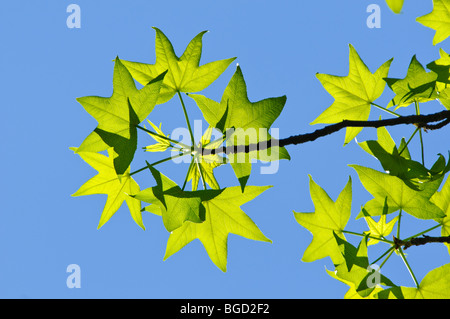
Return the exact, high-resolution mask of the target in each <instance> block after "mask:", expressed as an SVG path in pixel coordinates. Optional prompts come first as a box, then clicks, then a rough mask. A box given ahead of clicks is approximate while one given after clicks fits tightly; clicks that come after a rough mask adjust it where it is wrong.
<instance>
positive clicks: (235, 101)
mask: <svg viewBox="0 0 450 319" xmlns="http://www.w3.org/2000/svg"><path fill="white" fill-rule="evenodd" d="M189 96H190V97H191V98H193V99H194V100H195V102H196V103H197V105H198V107H199V108H200V110H201V111H202V113H203V116H204V118H205V120H206V121H207V122H208V123H209V125H210V126H212V127H215V128H217V129H219V130H220V131H221V132H222V133H223V134H225V133H228V134H229V135H228V136H227V140H226V143H227V146H236V145H241V146H242V145H249V144H256V143H258V142H266V141H269V140H270V139H271V136H270V134H269V128H270V127H271V126H272V124H273V122H274V121H275V120H276V119H277V117H278V116H279V115H280V113H281V111H282V110H283V107H284V105H285V103H286V96H282V97H275V98H267V99H264V100H261V101H258V102H250V100H249V99H248V95H247V86H246V84H245V80H244V76H243V74H242V70H241V68H240V67H239V66H237V68H236V72H235V73H234V75H233V77H232V78H231V80H230V82H229V83H228V86H227V87H226V89H225V92H224V93H223V95H222V99H221V101H220V103H217V102H216V101H214V100H211V99H209V98H207V97H205V96H202V95H196V94H189ZM229 129H230V130H229ZM231 129H234V130H231ZM231 133H232V134H231ZM229 159H230V163H231V166H232V167H233V170H234V172H235V174H236V177H237V178H238V179H239V182H240V185H241V187H242V189H244V187H245V185H246V183H247V180H248V178H249V176H250V172H251V163H252V160H254V159H259V160H262V161H274V160H280V159H290V156H289V154H288V152H287V150H286V149H285V148H284V147H281V148H280V147H277V146H275V147H271V148H269V149H267V150H265V151H251V152H249V153H243V152H240V153H237V154H234V153H233V154H230V155H229Z"/></svg>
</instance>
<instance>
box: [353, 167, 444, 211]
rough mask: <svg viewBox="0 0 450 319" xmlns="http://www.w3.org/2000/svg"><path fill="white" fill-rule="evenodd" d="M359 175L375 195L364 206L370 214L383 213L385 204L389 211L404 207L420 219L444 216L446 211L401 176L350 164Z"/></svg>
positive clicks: (368, 189) (403, 208)
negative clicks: (407, 183)
mask: <svg viewBox="0 0 450 319" xmlns="http://www.w3.org/2000/svg"><path fill="white" fill-rule="evenodd" d="M350 167H353V168H354V169H355V171H356V172H357V173H358V175H359V179H360V181H361V183H362V184H363V186H364V187H365V189H366V190H367V191H368V192H369V193H371V194H372V195H373V196H374V199H372V200H370V201H369V202H367V203H366V205H365V206H364V207H365V209H366V210H367V211H369V212H370V215H372V216H374V215H381V214H382V212H383V208H384V206H385V205H387V206H388V213H392V212H395V211H397V210H399V209H402V210H403V211H404V212H406V213H408V214H410V215H412V216H414V217H416V218H419V219H436V218H443V217H444V216H445V214H444V212H443V211H442V210H441V209H440V208H439V207H437V206H436V205H434V204H433V203H431V202H430V200H429V197H428V198H427V197H426V196H424V195H423V194H422V193H421V192H420V191H415V190H413V189H411V188H410V187H409V186H407V185H406V184H405V182H404V181H402V180H401V179H400V178H398V177H396V176H391V175H389V174H385V173H381V172H378V171H376V170H373V169H371V168H368V167H362V166H359V165H350Z"/></svg>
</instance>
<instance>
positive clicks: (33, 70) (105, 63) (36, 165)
mask: <svg viewBox="0 0 450 319" xmlns="http://www.w3.org/2000/svg"><path fill="white" fill-rule="evenodd" d="M71 3H76V4H78V5H79V6H80V8H81V28H80V29H69V28H68V27H67V26H66V19H67V16H68V15H69V13H67V12H66V8H67V6H68V5H69V4H71ZM372 3H375V4H379V5H380V8H381V28H379V29H370V28H368V27H367V25H366V19H367V17H368V15H369V13H367V12H366V8H367V6H368V5H369V4H372ZM431 10H432V1H431V0H429V1H406V3H405V7H404V9H403V13H402V14H400V15H394V14H393V13H392V12H391V11H389V9H388V8H387V6H386V4H385V2H384V1H382V0H378V1H377V0H370V1H365V0H364V1H362V0H358V1H331V0H327V1H293V0H291V1H283V0H282V1H265V0H261V1H256V0H252V1H250V0H244V1H242V0H239V1H237V0H230V1H227V2H223V1H206V0H202V1H200V0H193V1H152V0H151V1H144V0H133V1H115V0H109V1H82V0H78V1H76V2H70V1H60V0H58V1H56V0H48V1H23V0H20V1H3V2H2V10H1V11H0V30H1V31H0V39H1V44H0V45H1V50H0V74H1V77H0V81H1V92H2V103H1V104H2V106H1V108H0V112H1V116H0V125H1V127H2V131H3V134H2V138H1V139H0V145H1V148H2V154H3V156H1V157H0V163H1V164H2V167H3V173H2V183H1V184H0V190H1V192H0V199H1V201H0V297H1V298H341V297H342V296H343V295H344V293H345V292H346V291H347V286H346V285H344V284H342V283H340V282H338V281H336V280H334V279H332V278H331V277H329V276H328V275H327V273H326V272H325V267H327V268H328V269H331V267H332V265H331V263H330V261H329V260H328V259H323V260H319V261H316V262H313V263H304V262H302V261H301V260H300V259H301V256H302V254H303V252H304V250H305V249H306V247H307V246H308V244H309V243H310V241H311V239H312V236H311V234H310V233H309V232H308V231H307V230H306V229H304V228H302V227H301V226H300V225H298V224H297V223H296V222H295V220H294V218H293V214H292V211H293V210H295V211H303V212H310V211H313V210H314V206H313V203H312V202H311V199H310V196H309V187H308V182H309V178H308V174H309V175H311V176H312V177H313V179H314V180H315V181H316V182H317V183H318V184H319V185H320V186H322V187H323V188H324V189H325V190H326V191H327V192H328V194H329V195H330V196H331V197H332V198H333V199H336V197H337V195H338V194H339V192H340V191H341V190H342V188H343V187H344V185H345V183H346V182H347V180H348V176H349V175H350V176H352V179H353V181H354V183H353V184H354V187H353V194H354V202H353V216H356V215H357V213H358V211H359V207H360V206H361V205H362V204H364V203H365V201H367V200H368V199H370V198H371V196H370V194H368V193H367V192H366V191H365V190H364V189H363V188H362V186H361V184H360V183H359V181H358V178H357V175H356V174H355V172H354V170H352V169H351V168H350V167H348V166H347V165H348V164H360V165H367V166H370V167H373V168H377V169H378V168H379V167H378V165H377V164H378V163H377V162H376V161H375V160H374V159H372V158H369V157H368V156H367V155H366V154H365V153H364V152H363V151H362V150H361V149H360V148H359V146H357V145H356V143H354V142H352V143H351V144H349V145H347V146H346V147H343V141H344V131H342V132H339V133H337V134H334V135H332V136H328V137H325V138H323V139H320V140H318V141H316V142H314V143H309V144H304V145H300V146H290V147H288V151H289V152H290V155H291V157H292V159H291V161H282V163H281V165H280V169H279V171H278V173H277V174H274V175H260V174H258V173H257V172H258V170H257V169H254V172H255V173H254V174H252V176H251V178H250V180H249V184H251V185H273V186H274V187H273V188H271V189H270V190H268V191H267V192H265V193H264V194H262V195H261V196H259V197H258V198H256V199H255V200H253V201H252V202H250V203H248V204H245V205H244V206H243V207H242V208H243V209H244V210H245V212H246V213H247V214H248V215H249V216H250V217H251V218H252V219H253V220H254V221H255V223H257V225H258V226H259V228H260V229H261V230H262V231H263V233H264V234H265V235H266V236H267V237H269V238H270V239H272V240H273V243H272V244H268V243H263V242H257V241H251V240H247V239H244V238H241V237H238V236H235V235H230V236H229V242H228V272H227V273H222V272H221V271H220V270H219V269H218V268H217V267H216V266H214V264H213V263H212V262H211V261H210V260H209V258H208V256H207V254H206V252H205V250H204V248H203V246H202V245H201V244H200V242H199V241H195V242H193V243H191V244H190V245H188V246H186V247H185V248H183V249H182V250H181V251H180V252H178V253H177V254H175V255H174V256H172V257H170V258H169V259H167V260H166V261H163V256H164V252H165V245H166V241H167V238H168V235H169V234H168V233H167V231H166V230H165V229H164V227H163V225H162V222H161V220H160V218H159V217H157V216H152V215H150V214H145V215H144V223H145V225H146V226H147V230H146V231H142V230H141V229H140V228H139V227H137V225H136V224H135V223H134V222H133V220H132V219H131V218H130V214H129V212H128V209H127V207H126V206H125V205H124V206H123V207H122V208H121V209H120V210H119V211H118V212H117V213H116V214H115V215H114V216H113V218H112V219H111V220H110V221H109V222H108V223H107V224H106V225H105V226H104V227H102V228H101V229H100V230H97V224H98V220H99V218H100V214H101V211H102V209H103V205H104V203H105V200H106V196H103V195H96V196H85V197H77V198H74V197H71V196H70V195H71V194H73V193H74V192H75V191H76V190H77V189H78V188H79V187H80V186H81V185H82V184H83V183H84V182H85V181H87V180H88V179H89V178H90V177H92V176H94V175H95V174H96V172H95V171H93V170H92V169H91V168H90V167H89V166H88V165H86V164H85V163H84V162H83V161H82V160H81V159H80V158H79V157H78V156H76V155H74V154H73V152H71V151H70V150H69V147H70V146H79V144H80V143H81V142H82V141H83V139H84V138H85V137H86V136H87V134H89V133H90V132H91V131H92V130H93V129H94V128H95V126H96V121H95V119H93V118H92V117H91V116H90V115H89V114H88V113H86V112H85V111H84V109H83V108H82V106H81V105H80V104H79V103H78V102H77V101H76V100H75V99H76V98H77V97H81V96H86V95H99V96H110V95H111V93H112V71H113V62H112V60H113V59H114V58H115V57H116V56H119V58H123V59H126V60H134V61H140V62H145V63H154V59H155V51H154V30H153V29H151V27H152V26H156V27H158V28H160V29H161V30H162V31H163V32H164V33H165V34H166V35H167V36H168V37H169V39H170V40H171V41H172V43H173V45H174V47H175V50H176V52H177V53H178V54H179V55H180V54H181V53H182V52H183V50H184V49H185V47H186V45H187V43H188V42H189V41H190V40H191V39H192V38H193V37H194V36H195V35H196V34H198V33H199V32H201V31H203V30H209V31H210V32H209V33H207V34H206V35H205V36H204V45H203V55H202V63H207V62H210V61H215V60H218V59H224V58H229V57H237V59H236V61H235V63H239V65H240V66H241V68H242V71H243V73H244V77H245V79H246V82H247V86H248V93H249V98H250V100H251V101H257V100H260V99H263V98H267V97H272V96H281V95H287V103H286V106H285V108H284V111H283V112H282V113H281V115H280V117H279V118H278V119H277V121H276V122H275V123H274V125H273V127H277V128H280V136H281V137H288V136H290V135H293V134H298V133H304V132H310V131H313V130H315V129H316V128H318V127H319V126H317V127H315V126H310V125H309V123H310V122H312V121H313V120H314V119H315V118H316V117H317V116H318V115H319V114H320V113H321V112H322V111H323V110H325V109H326V108H327V107H328V106H329V105H331V103H332V102H333V98H332V97H331V96H330V95H329V94H328V93H327V92H326V91H325V90H324V89H323V87H322V86H321V84H320V82H319V81H318V80H317V79H316V77H315V74H316V73H317V72H320V73H328V74H335V75H347V73H348V51H349V49H348V44H350V43H351V44H353V46H354V47H355V48H356V50H357V51H358V53H359V54H360V56H361V57H362V59H363V60H364V62H365V63H366V64H367V65H368V66H369V68H370V69H371V71H375V70H376V69H377V68H378V67H379V66H380V65H381V64H382V63H384V62H385V61H387V60H388V59H390V58H392V57H394V62H393V64H392V67H391V70H390V76H391V77H397V78H403V77H404V76H405V75H406V70H407V67H408V64H409V62H410V60H411V57H412V56H413V55H414V54H416V55H417V58H418V59H419V61H421V62H422V64H424V65H425V64H427V63H429V62H431V61H433V60H435V59H437V58H438V57H439V48H443V49H445V50H446V51H447V52H448V51H449V49H450V48H449V45H450V42H449V40H446V41H444V42H442V43H440V44H439V45H437V46H432V38H433V35H434V31H433V30H431V29H428V28H426V27H424V26H422V25H420V24H418V23H417V22H415V18H416V17H418V16H421V15H424V14H426V13H428V12H430V11H431ZM235 63H233V64H232V65H231V66H230V67H229V68H228V69H227V70H226V71H225V72H224V73H223V75H222V76H221V77H220V78H219V79H218V80H217V81H216V82H215V83H214V84H213V85H212V86H210V87H208V88H207V89H206V90H205V91H204V92H202V94H204V95H207V96H209V97H211V98H213V99H216V100H218V99H220V97H221V95H222V92H223V89H224V88H225V86H226V84H227V83H228V81H229V79H230V78H231V76H232V74H233V72H234V70H235ZM388 90H389V89H388V88H387V89H386V91H385V94H384V95H383V97H382V98H381V99H380V101H379V103H380V104H383V103H384V104H385V105H386V104H387V102H388V100H389V98H390V97H392V95H390V92H389V91H388ZM176 102H177V101H175V100H172V101H171V102H169V103H167V104H166V105H164V107H160V108H157V109H155V111H154V112H153V113H152V114H151V120H152V121H153V122H155V123H159V122H160V121H164V124H163V125H164V127H167V128H168V129H169V130H170V129H172V128H176V127H180V126H184V125H185V124H184V118H183V117H182V113H181V112H180V109H179V107H180V106H179V105H178V104H177V103H176ZM187 104H188V105H187V107H188V112H189V115H190V117H191V119H192V120H193V119H200V118H201V113H200V111H199V110H198V109H197V108H196V106H195V104H194V103H193V101H189V100H188V101H187ZM425 108H426V109H425ZM437 110H440V106H439V105H438V104H437V103H436V104H433V103H428V104H427V106H426V107H424V109H423V113H432V112H435V111H437ZM401 112H404V114H407V112H408V110H401ZM409 112H411V110H409ZM380 115H383V117H386V114H385V113H384V114H383V113H381V112H380V111H378V110H374V111H373V112H372V114H371V118H372V119H376V118H378V116H380ZM205 128H206V126H205ZM412 131H413V129H412V128H410V127H405V126H402V127H398V128H395V129H392V135H393V136H394V137H395V139H396V140H397V141H398V140H399V139H400V138H401V137H403V136H406V137H408V136H409V134H411V133H412ZM448 133H450V131H449V128H445V129H443V130H441V131H440V132H437V133H429V134H426V135H425V145H426V154H427V158H426V161H427V163H428V164H431V163H432V162H434V161H435V160H436V159H437V157H436V154H438V153H442V154H444V155H447V154H448V153H447V151H448V146H447V145H445V143H443V140H442V139H443V137H445V136H447V135H446V134H448ZM374 134H375V131H374V130H366V131H364V132H363V134H361V135H360V136H359V137H358V139H359V140H364V139H373V138H374V137H375V135H374ZM140 136H142V137H141V139H140V143H139V145H140V146H145V145H147V144H146V142H149V143H148V144H150V143H151V141H150V140H147V141H146V140H145V138H147V137H146V136H145V135H140ZM412 153H413V156H414V155H415V156H416V158H419V157H418V156H419V148H418V143H415V144H413V146H412ZM146 156H149V155H148V154H138V155H137V157H136V160H135V162H133V164H132V169H133V168H134V169H137V168H140V167H142V166H143V165H142V163H144V159H148V157H146ZM446 157H447V156H446ZM169 164H171V163H167V165H162V166H161V167H160V168H161V170H162V171H163V172H166V174H167V175H168V176H170V177H171V178H172V179H174V180H176V181H178V182H182V180H183V178H184V174H185V173H184V172H185V170H186V169H187V167H186V166H182V165H174V164H172V165H169ZM257 167H258V166H257ZM217 176H218V178H219V180H220V181H221V184H223V185H226V186H235V185H237V182H236V179H235V178H234V177H233V173H232V171H231V169H230V167H226V168H225V167H224V168H223V169H222V168H220V169H218V170H217ZM149 179H150V175H149V174H148V175H145V174H142V175H139V177H138V178H137V180H138V182H142V183H143V184H145V183H151V180H150V181H149ZM222 181H223V182H222ZM147 185H148V184H147ZM148 186H152V185H148ZM353 220H354V218H352V221H351V223H350V227H353V228H352V229H354V230H356V231H361V230H363V227H364V226H365V225H364V223H363V222H357V223H356V222H354V221H353ZM407 221H408V220H407V219H405V225H406V223H407ZM411 222H412V223H414V220H412V219H411ZM416 225H417V221H416ZM427 225H428V224H427V223H426V222H425V223H423V224H421V225H419V226H420V227H419V226H411V228H405V234H406V233H409V232H411V233H410V234H414V233H415V232H417V230H418V229H424V228H426V227H427ZM430 225H431V224H430ZM405 227H406V226H405ZM416 227H417V228H416ZM352 239H353V238H352ZM357 240H359V239H358V238H357ZM356 244H357V242H356ZM376 254H377V253H375V255H376ZM408 256H409V259H408V260H409V261H410V263H411V265H412V267H413V269H414V272H415V273H416V275H417V277H418V278H420V279H421V278H423V276H424V275H425V274H426V273H427V272H428V271H429V270H431V269H432V268H434V267H436V266H439V265H442V264H443V263H448V262H449V256H448V254H447V252H446V248H445V247H444V246H441V245H428V246H427V247H426V249H425V248H422V247H418V248H415V249H414V250H412V249H411V252H410V253H409V255H408ZM430 260H431V261H430ZM70 264H77V265H79V266H80V268H81V285H82V286H81V288H79V289H75V288H74V289H69V288H67V286H66V279H67V276H68V275H69V274H68V273H67V272H66V268H67V266H68V265H70ZM383 274H385V275H386V276H388V277H389V278H395V281H396V282H398V283H399V284H402V285H407V286H412V285H413V282H412V280H411V278H410V277H409V274H408V273H407V271H406V269H405V267H404V265H403V263H402V261H401V260H400V258H397V257H395V256H394V258H392V259H391V261H390V265H387V266H386V270H384V268H383ZM420 279H419V280H420Z"/></svg>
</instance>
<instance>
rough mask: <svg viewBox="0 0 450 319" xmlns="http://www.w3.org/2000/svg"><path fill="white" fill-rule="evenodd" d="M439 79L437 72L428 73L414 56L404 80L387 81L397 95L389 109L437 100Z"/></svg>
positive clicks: (387, 79)
mask: <svg viewBox="0 0 450 319" xmlns="http://www.w3.org/2000/svg"><path fill="white" fill-rule="evenodd" d="M437 77H438V75H437V74H436V73H435V72H427V71H426V70H425V69H424V67H423V66H422V64H420V62H419V61H418V60H417V58H416V56H415V55H414V56H413V57H412V59H411V62H410V64H409V67H408V72H407V74H406V77H405V78H404V79H395V78H386V79H385V80H386V83H387V84H388V85H389V87H390V88H391V89H392V91H394V93H395V94H396V96H395V97H394V98H393V99H392V100H391V102H390V103H389V105H388V107H392V106H396V108H395V109H398V108H400V107H405V106H408V105H410V104H412V103H414V102H428V101H432V100H435V99H437V98H438V95H437V92H436V80H437Z"/></svg>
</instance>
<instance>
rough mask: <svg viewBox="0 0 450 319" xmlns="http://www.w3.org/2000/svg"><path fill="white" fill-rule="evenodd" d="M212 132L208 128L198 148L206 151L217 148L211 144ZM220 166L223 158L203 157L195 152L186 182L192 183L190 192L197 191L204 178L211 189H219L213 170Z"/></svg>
mask: <svg viewBox="0 0 450 319" xmlns="http://www.w3.org/2000/svg"><path fill="white" fill-rule="evenodd" d="M212 130H213V128H212V127H211V126H210V127H209V128H208V129H207V130H206V132H205V134H203V136H202V138H201V140H200V143H199V148H201V147H205V148H207V149H208V148H215V146H219V145H217V144H216V143H214V142H213V143H211V135H212ZM219 142H220V141H219ZM222 164H224V158H223V157H221V156H219V155H217V154H216V155H203V154H202V153H201V152H195V153H194V156H193V159H192V163H191V165H190V166H189V172H188V176H187V181H192V190H193V191H196V190H197V188H198V183H199V181H200V179H201V178H204V179H205V183H206V184H207V185H209V186H210V187H211V188H212V189H220V186H219V183H218V182H217V180H216V178H215V176H214V169H215V168H216V167H218V166H220V165H222Z"/></svg>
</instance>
